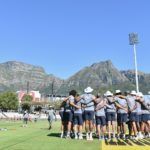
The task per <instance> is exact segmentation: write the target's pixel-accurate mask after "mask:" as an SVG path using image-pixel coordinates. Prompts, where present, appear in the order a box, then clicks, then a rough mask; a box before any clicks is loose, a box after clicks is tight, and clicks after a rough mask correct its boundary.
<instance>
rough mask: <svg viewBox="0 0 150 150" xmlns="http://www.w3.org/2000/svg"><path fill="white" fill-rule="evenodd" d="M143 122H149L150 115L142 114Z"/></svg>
mask: <svg viewBox="0 0 150 150" xmlns="http://www.w3.org/2000/svg"><path fill="white" fill-rule="evenodd" d="M141 120H142V121H143V122H147V121H148V120H150V114H142V116H141Z"/></svg>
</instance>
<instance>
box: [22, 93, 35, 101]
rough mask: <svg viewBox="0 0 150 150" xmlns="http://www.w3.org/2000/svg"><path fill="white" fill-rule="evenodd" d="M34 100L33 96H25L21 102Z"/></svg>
mask: <svg viewBox="0 0 150 150" xmlns="http://www.w3.org/2000/svg"><path fill="white" fill-rule="evenodd" d="M32 100H33V97H32V96H31V95H27V94H25V95H24V96H23V98H22V100H21V101H22V102H32Z"/></svg>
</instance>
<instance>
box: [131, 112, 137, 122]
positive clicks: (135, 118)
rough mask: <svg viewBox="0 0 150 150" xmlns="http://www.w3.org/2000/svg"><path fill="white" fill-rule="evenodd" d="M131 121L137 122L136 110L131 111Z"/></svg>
mask: <svg viewBox="0 0 150 150" xmlns="http://www.w3.org/2000/svg"><path fill="white" fill-rule="evenodd" d="M129 121H132V122H133V121H134V122H137V113H136V112H131V113H129Z"/></svg>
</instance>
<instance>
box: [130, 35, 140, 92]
mask: <svg viewBox="0 0 150 150" xmlns="http://www.w3.org/2000/svg"><path fill="white" fill-rule="evenodd" d="M129 43H130V45H133V49H134V64H135V81H136V92H139V81H138V69H137V57H136V44H138V34H137V33H130V34H129Z"/></svg>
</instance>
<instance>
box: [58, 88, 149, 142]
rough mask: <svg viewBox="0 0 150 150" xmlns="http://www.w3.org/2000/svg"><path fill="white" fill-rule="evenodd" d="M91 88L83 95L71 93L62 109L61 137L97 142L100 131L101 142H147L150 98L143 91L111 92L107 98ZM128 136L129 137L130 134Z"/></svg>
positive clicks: (63, 103) (73, 91) (108, 92)
mask: <svg viewBox="0 0 150 150" xmlns="http://www.w3.org/2000/svg"><path fill="white" fill-rule="evenodd" d="M92 92H93V89H92V88H91V87H87V88H86V89H85V90H84V94H83V95H78V94H77V92H76V91H75V90H72V91H70V92H69V96H68V97H67V98H65V99H64V101H63V102H62V105H61V109H60V116H61V138H62V137H66V138H70V136H71V133H72V132H73V133H74V138H75V139H83V129H84V128H85V132H86V139H87V140H93V133H94V132H96V135H97V136H98V139H99V140H103V139H114V138H122V139H126V138H131V139H136V140H137V139H143V138H145V137H150V95H147V96H144V95H143V94H142V93H141V92H139V93H136V92H135V91H131V92H129V91H128V92H126V93H125V94H124V95H123V94H122V92H121V91H120V90H116V91H115V93H114V94H113V93H111V92H110V91H107V92H106V93H105V94H104V95H103V96H101V95H99V94H97V95H96V96H94V95H93V94H92ZM149 94H150V93H149ZM127 133H128V134H127Z"/></svg>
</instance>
